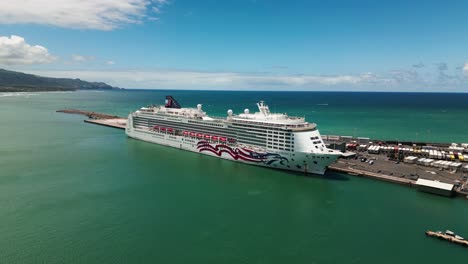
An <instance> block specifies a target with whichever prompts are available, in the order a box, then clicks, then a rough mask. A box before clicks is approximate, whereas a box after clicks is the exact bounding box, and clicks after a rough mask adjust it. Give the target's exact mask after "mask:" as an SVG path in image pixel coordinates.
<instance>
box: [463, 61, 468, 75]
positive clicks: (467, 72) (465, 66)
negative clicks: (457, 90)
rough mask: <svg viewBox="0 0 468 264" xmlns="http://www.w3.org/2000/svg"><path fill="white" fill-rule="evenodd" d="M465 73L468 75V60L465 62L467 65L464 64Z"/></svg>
mask: <svg viewBox="0 0 468 264" xmlns="http://www.w3.org/2000/svg"><path fill="white" fill-rule="evenodd" d="M463 73H464V74H465V75H468V62H467V63H465V65H463Z"/></svg>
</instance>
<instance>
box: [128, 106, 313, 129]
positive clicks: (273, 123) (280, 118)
mask: <svg viewBox="0 0 468 264" xmlns="http://www.w3.org/2000/svg"><path fill="white" fill-rule="evenodd" d="M257 106H258V109H259V112H256V113H250V111H249V110H248V109H245V110H244V113H242V114H239V115H235V114H233V111H232V110H228V111H227V117H225V118H223V117H210V116H208V115H207V114H206V112H204V111H203V110H202V105H201V104H198V105H197V108H181V107H180V106H179V107H170V106H169V107H168V105H167V104H166V106H150V107H142V108H141V109H139V110H137V111H136V112H135V113H134V115H145V116H148V115H149V116H151V115H153V116H166V117H171V118H178V119H189V120H197V121H202V122H203V121H205V122H206V123H218V124H227V125H229V124H232V123H236V124H244V126H249V125H250V126H256V127H265V128H277V129H278V128H279V129H286V130H292V131H307V130H314V129H315V128H316V124H314V123H308V122H306V121H305V118H303V117H294V116H288V115H287V114H280V113H271V112H270V110H269V108H268V106H267V105H266V104H265V103H264V102H263V101H260V102H259V103H257Z"/></svg>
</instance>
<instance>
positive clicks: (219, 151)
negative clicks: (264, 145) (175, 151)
mask: <svg viewBox="0 0 468 264" xmlns="http://www.w3.org/2000/svg"><path fill="white" fill-rule="evenodd" d="M197 149H198V151H199V152H211V153H213V154H215V155H217V156H218V157H221V156H222V155H223V153H226V154H227V155H230V156H231V157H232V159H234V160H242V161H247V162H254V163H263V164H266V165H271V164H273V163H276V162H277V163H279V164H281V165H285V164H287V163H288V162H289V160H288V159H287V158H285V157H283V156H281V155H280V154H276V153H259V152H255V151H253V150H250V149H247V148H240V147H234V148H232V147H230V146H228V145H225V144H213V145H212V144H210V143H209V142H208V141H199V142H198V143H197Z"/></svg>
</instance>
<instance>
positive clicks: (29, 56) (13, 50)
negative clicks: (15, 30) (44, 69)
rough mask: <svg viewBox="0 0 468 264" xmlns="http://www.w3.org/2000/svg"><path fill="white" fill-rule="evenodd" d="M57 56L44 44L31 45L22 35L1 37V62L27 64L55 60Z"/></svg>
mask: <svg viewBox="0 0 468 264" xmlns="http://www.w3.org/2000/svg"><path fill="white" fill-rule="evenodd" d="M55 59H56V58H55V57H54V56H52V55H51V54H50V53H49V51H48V50H47V49H46V48H44V47H43V46H39V45H35V46H31V45H29V44H28V43H26V41H25V40H24V38H22V37H20V36H14V35H12V36H11V37H0V64H2V65H26V64H43V63H50V62H53V61H54V60H55Z"/></svg>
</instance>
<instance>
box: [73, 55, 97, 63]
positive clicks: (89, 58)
mask: <svg viewBox="0 0 468 264" xmlns="http://www.w3.org/2000/svg"><path fill="white" fill-rule="evenodd" d="M94 59H96V58H95V57H94V56H83V55H78V54H75V55H72V60H73V61H76V62H86V61H92V60H94Z"/></svg>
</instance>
